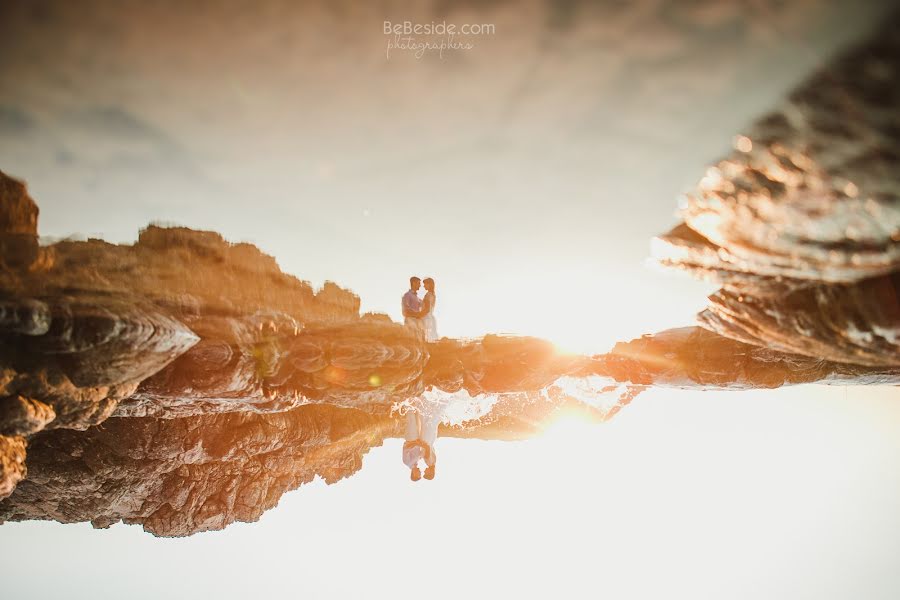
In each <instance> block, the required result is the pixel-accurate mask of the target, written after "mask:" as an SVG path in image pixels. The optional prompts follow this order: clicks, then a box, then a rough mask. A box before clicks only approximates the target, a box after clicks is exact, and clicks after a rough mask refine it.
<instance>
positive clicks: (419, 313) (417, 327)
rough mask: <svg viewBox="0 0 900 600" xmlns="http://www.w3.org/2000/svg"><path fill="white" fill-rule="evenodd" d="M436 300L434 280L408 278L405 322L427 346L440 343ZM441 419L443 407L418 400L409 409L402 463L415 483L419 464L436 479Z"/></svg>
mask: <svg viewBox="0 0 900 600" xmlns="http://www.w3.org/2000/svg"><path fill="white" fill-rule="evenodd" d="M422 283H424V284H425V297H424V298H419V287H420V286H421V285H422ZM436 300H437V296H436V295H435V293H434V279H431V278H430V277H429V278H428V279H426V280H425V281H424V282H423V281H422V280H421V279H419V278H418V277H410V278H409V291H407V292H406V293H405V294H403V317H404V322H405V323H406V326H407V327H409V328H411V329H413V330H414V331H415V332H416V333H417V334H418V335H420V336H423V337H424V338H425V341H426V342H428V343H433V342H436V341H438V333H437V321H436V320H435V318H434V305H435V302H436ZM442 417H443V406H441V404H440V403H438V402H429V401H428V400H426V399H425V398H419V399H417V400H416V401H415V402H414V403H413V405H412V406H410V407H409V408H408V409H407V412H406V434H405V436H404V438H405V440H406V441H405V442H404V443H403V463H404V464H405V465H406V466H407V467H409V469H410V472H409V476H410V478H411V479H412V480H413V481H418V480H419V479H420V478H421V477H422V472H421V471H420V470H419V462H420V461H424V462H425V479H434V467H435V463H436V461H437V457H436V456H435V452H434V440H435V439H437V430H438V425H439V424H440V422H441V418H442Z"/></svg>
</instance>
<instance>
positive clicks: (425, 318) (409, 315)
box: [403, 277, 438, 343]
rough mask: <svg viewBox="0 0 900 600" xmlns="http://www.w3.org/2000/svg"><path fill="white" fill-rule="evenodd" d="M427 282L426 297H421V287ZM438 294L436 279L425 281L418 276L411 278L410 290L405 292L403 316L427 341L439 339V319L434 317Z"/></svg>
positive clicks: (408, 325) (408, 324) (407, 324)
mask: <svg viewBox="0 0 900 600" xmlns="http://www.w3.org/2000/svg"><path fill="white" fill-rule="evenodd" d="M422 283H424V284H425V297H424V298H419V287H420V286H421V284H422ZM436 301H437V296H436V295H435V293H434V279H432V278H430V277H429V278H428V279H426V280H425V281H424V282H423V281H422V280H421V279H419V278H418V277H410V278H409V291H408V292H406V293H405V294H403V318H404V322H405V323H406V326H407V327H410V328H411V329H414V330H415V331H416V332H418V333H419V334H420V335H423V336H424V337H425V341H426V342H429V343H433V342H436V341H438V333H437V320H436V319H435V318H434V304H435V302H436Z"/></svg>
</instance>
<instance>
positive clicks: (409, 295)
mask: <svg viewBox="0 0 900 600" xmlns="http://www.w3.org/2000/svg"><path fill="white" fill-rule="evenodd" d="M420 310H422V299H421V298H419V295H418V294H416V293H415V292H414V291H412V290H409V291H408V292H406V293H405V294H403V313H404V314H403V316H404V317H405V316H407V314H406V313H410V312H419V311H420Z"/></svg>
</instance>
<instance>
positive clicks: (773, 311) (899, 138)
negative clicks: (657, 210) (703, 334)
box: [653, 18, 900, 377]
mask: <svg viewBox="0 0 900 600" xmlns="http://www.w3.org/2000/svg"><path fill="white" fill-rule="evenodd" d="M898 26H900V19H897V18H895V19H892V20H891V21H890V22H889V23H887V24H886V26H885V27H884V29H883V30H882V31H881V32H880V33H878V34H877V35H876V36H875V37H874V38H873V39H872V40H871V41H870V42H868V43H866V44H863V45H861V46H860V47H858V48H856V49H854V50H852V51H850V52H847V53H846V54H844V55H843V56H840V57H839V58H837V59H836V60H835V61H833V62H832V63H831V64H830V65H828V66H827V67H826V68H824V69H823V70H822V71H820V72H819V73H817V74H815V75H814V76H813V77H812V78H810V79H809V80H808V81H807V82H806V83H804V84H803V85H801V86H800V87H798V88H797V89H796V91H794V93H792V94H791V95H790V97H789V98H788V99H787V100H786V102H785V103H784V105H783V106H782V107H780V108H779V109H778V110H776V111H775V112H773V113H772V114H770V115H768V116H767V117H765V118H763V119H761V120H760V121H759V122H758V123H756V124H755V125H754V126H753V127H751V128H750V129H749V130H748V131H747V132H746V133H745V135H742V136H738V137H737V138H736V140H735V147H736V149H735V151H734V153H733V154H732V155H731V156H729V157H727V158H725V159H724V160H722V161H720V162H719V163H718V164H716V165H714V166H713V167H710V169H709V171H708V173H707V174H706V176H705V177H704V178H703V179H702V180H701V181H700V183H699V184H698V186H697V188H696V189H695V190H694V191H693V192H691V193H689V194H687V196H686V197H685V199H684V202H683V206H682V208H681V211H680V214H681V216H682V217H683V219H684V223H682V224H680V225H678V226H677V227H675V228H674V229H672V230H671V231H670V232H668V233H667V234H665V235H663V236H660V237H659V238H658V239H657V240H655V242H654V246H653V252H654V255H655V257H656V258H657V260H659V261H660V262H661V263H662V264H663V265H666V266H670V267H675V268H679V269H684V270H687V271H689V272H691V273H694V274H696V275H698V276H701V277H704V278H707V279H710V280H712V281H715V282H718V283H720V284H721V285H722V289H721V290H720V291H719V292H717V293H715V294H713V295H712V296H711V297H710V302H709V306H708V308H707V309H706V310H705V311H703V312H702V313H701V314H700V315H699V323H700V325H701V326H703V327H705V328H707V329H709V330H710V331H713V332H715V333H717V334H719V335H721V336H724V337H726V338H730V339H733V340H737V341H740V342H744V343H746V344H750V345H752V346H756V347H760V348H764V349H765V352H769V351H776V352H781V353H786V354H789V355H794V356H797V357H798V358H796V359H792V360H798V361H800V362H807V363H809V364H813V363H815V361H818V360H820V359H822V360H824V361H826V362H823V363H822V364H821V365H820V367H817V370H820V371H821V369H822V368H826V367H824V365H828V366H827V368H826V370H828V369H831V370H835V369H836V370H838V371H842V372H843V373H844V374H847V373H854V372H860V373H862V372H864V370H862V369H860V368H859V367H862V366H864V367H868V368H870V370H871V369H874V370H875V371H876V372H878V371H879V370H880V371H881V372H885V373H896V372H897V370H898V369H900V169H898V165H900V38H898V37H897V35H896V31H897V27H898ZM707 343H714V344H715V343H717V342H712V341H708V342H707ZM776 362H777V361H776ZM829 363H841V364H843V365H845V366H844V367H838V366H836V365H833V364H829ZM866 377H868V376H866Z"/></svg>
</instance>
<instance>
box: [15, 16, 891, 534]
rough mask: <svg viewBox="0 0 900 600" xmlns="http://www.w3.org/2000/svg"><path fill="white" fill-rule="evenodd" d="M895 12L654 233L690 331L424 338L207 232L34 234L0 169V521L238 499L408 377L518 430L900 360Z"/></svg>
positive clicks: (178, 529) (396, 399)
mask: <svg viewBox="0 0 900 600" xmlns="http://www.w3.org/2000/svg"><path fill="white" fill-rule="evenodd" d="M892 31H893V30H891V33H890V34H889V35H888V36H886V37H885V38H883V39H882V40H881V41H878V42H876V43H874V44H872V45H870V46H868V47H866V48H865V49H863V50H861V51H859V52H857V53H855V54H850V55H848V56H847V57H845V58H842V59H840V60H838V61H837V62H836V63H835V64H834V65H833V66H832V67H831V68H830V69H828V70H826V71H825V72H824V73H823V74H821V75H819V76H817V77H815V78H813V79H812V80H811V82H810V83H808V84H807V85H806V86H804V87H802V88H800V89H799V90H798V91H797V92H795V93H794V94H793V95H792V96H791V99H790V102H789V105H788V107H787V108H785V109H784V110H782V111H780V112H778V113H776V114H774V115H772V116H770V117H768V118H766V119H764V120H763V121H762V122H761V123H760V124H759V125H758V126H757V128H756V129H754V130H753V131H751V132H750V133H749V134H748V135H747V136H746V137H743V138H739V140H738V143H737V146H738V149H739V151H738V152H737V153H735V154H734V155H733V156H732V157H730V158H729V159H727V160H726V161H723V162H722V163H720V164H719V165H718V166H717V167H715V168H714V169H712V170H711V171H710V173H709V175H708V176H707V177H706V178H704V180H703V181H702V182H701V184H700V186H699V188H698V190H697V192H696V193H694V194H692V195H690V196H689V197H688V199H687V202H686V204H685V208H684V209H683V212H682V214H683V217H684V221H685V223H684V224H682V225H679V226H678V227H676V228H675V229H673V230H672V231H671V232H669V233H667V234H666V235H664V236H662V237H661V238H660V239H659V240H658V241H657V244H656V247H655V252H656V254H657V257H658V258H659V259H660V261H661V262H663V263H664V264H667V265H670V266H675V267H679V268H683V269H687V270H689V271H691V272H694V273H698V274H700V275H702V276H704V277H710V278H713V279H715V280H716V281H719V282H721V284H722V286H723V287H722V290H720V291H719V292H717V293H716V294H714V295H713V296H712V297H711V299H710V305H709V308H708V309H707V310H706V311H704V312H703V313H701V315H700V324H701V325H702V326H703V327H704V328H705V329H701V328H684V329H677V330H670V331H667V332H662V333H659V334H656V335H652V336H645V337H644V338H641V339H639V340H634V341H632V342H628V343H623V344H617V345H616V347H615V348H614V349H613V351H612V352H610V353H609V354H607V355H603V356H597V357H593V358H587V357H577V356H570V355H563V354H560V353H559V352H557V351H556V350H555V349H554V348H553V347H552V346H551V345H549V344H547V343H546V342H543V341H540V340H534V339H528V338H515V337H501V336H490V335H489V336H487V337H485V338H483V339H481V340H475V341H469V342H461V341H456V340H442V341H441V342H439V343H437V344H431V345H427V346H426V345H424V344H423V343H421V342H420V341H419V340H418V339H417V338H415V337H414V336H412V335H410V334H409V332H408V331H407V330H405V329H404V328H403V327H401V326H399V325H397V324H394V323H392V322H391V321H390V319H388V318H387V317H385V316H383V315H363V316H360V315H359V299H358V298H357V297H356V296H354V295H353V294H352V293H350V292H348V291H346V290H343V289H341V288H338V287H337V286H335V285H334V284H327V285H326V286H325V287H324V288H323V289H322V290H321V291H319V292H314V291H313V290H312V289H311V287H310V286H309V285H308V284H306V283H304V282H301V281H299V280H297V279H295V278H293V277H290V276H287V275H285V274H283V273H282V272H281V271H280V269H279V268H278V266H277V265H276V264H275V261H274V260H273V259H272V258H271V257H268V256H265V255H263V254H262V253H260V252H259V251H258V250H257V249H256V248H255V247H253V246H251V245H248V244H236V245H233V244H228V243H226V242H225V241H224V240H222V238H221V237H219V236H218V235H217V234H214V233H209V232H197V231H191V230H187V229H182V228H172V229H163V228H159V227H150V228H148V229H147V230H145V231H144V232H142V233H141V236H140V238H139V240H138V242H137V243H136V244H135V245H133V246H115V245H111V244H106V243H104V242H101V241H98V240H89V241H87V242H71V241H66V242H60V243H57V244H54V245H52V246H49V247H40V246H39V245H38V243H37V207H36V206H35V205H34V203H33V201H32V200H31V199H30V198H29V197H28V195H27V194H26V192H25V188H24V186H22V185H21V184H19V183H18V182H15V181H14V180H11V179H9V178H7V177H5V176H3V175H2V174H0V249H2V260H0V290H2V292H0V369H2V370H0V497H4V496H7V495H9V494H10V493H12V495H11V496H10V497H9V498H8V499H7V500H5V501H3V502H2V503H0V520H10V519H12V520H17V519H55V520H58V521H63V522H72V521H84V520H91V521H92V522H94V523H95V524H96V525H98V526H107V525H109V524H111V523H113V522H116V521H118V520H124V521H125V522H128V523H141V524H143V526H144V527H145V528H146V529H147V530H148V531H151V532H153V533H156V534H158V535H188V534H191V533H194V532H197V531H203V530H209V529H218V528H222V527H225V526H226V525H228V524H229V523H231V522H233V521H235V520H242V521H251V520H255V519H257V518H258V517H259V516H260V515H261V514H262V513H263V512H264V511H265V510H267V509H268V508H271V507H272V506H274V505H275V504H276V503H277V501H278V499H279V498H280V496H281V494H283V493H284V492H285V491H288V490H291V489H294V488H296V487H297V486H299V485H302V484H303V483H306V482H308V481H310V480H311V479H312V478H313V477H315V476H316V475H319V476H321V477H322V478H323V479H325V480H326V481H328V482H333V481H337V480H338V479H341V478H343V477H346V476H348V475H350V474H352V473H354V472H356V471H357V470H358V469H359V468H360V467H361V464H362V456H363V455H364V454H365V453H366V452H367V451H368V449H369V448H371V447H373V446H377V445H380V444H381V443H382V441H383V440H384V438H385V437H388V436H396V435H398V434H399V431H400V428H399V422H398V419H397V418H396V415H395V414H394V413H393V412H392V409H393V408H394V407H396V406H397V405H398V404H399V403H402V402H404V401H406V400H408V399H410V398H412V397H416V396H421V395H423V394H425V395H426V396H427V395H428V394H449V395H452V397H451V398H449V399H448V398H444V399H443V400H447V402H448V404H447V406H448V409H447V410H448V414H450V413H452V414H453V415H454V417H453V418H452V419H450V420H452V421H453V422H454V423H455V424H456V427H453V428H445V430H444V431H443V433H444V434H445V435H457V436H460V437H483V438H490V439H512V438H518V437H525V436H528V435H533V434H534V433H536V432H538V431H540V429H541V427H542V426H543V425H544V424H546V423H547V422H548V421H549V420H550V419H552V418H553V416H554V415H556V414H558V413H560V412H561V411H567V412H572V411H575V412H579V413H581V414H582V415H584V416H585V417H586V418H589V419H592V420H595V421H600V420H605V419H608V418H610V417H611V416H612V415H614V414H615V413H616V412H617V411H618V410H619V409H621V408H622V407H623V406H625V405H626V404H627V403H628V402H630V401H631V399H632V398H634V396H635V395H636V394H637V393H638V392H639V391H640V390H641V389H643V387H644V386H647V385H668V386H679V387H698V388H701V389H708V388H724V389H745V388H758V387H764V388H771V387H778V386H781V385H788V384H798V383H811V382H825V383H849V382H854V383H887V384H897V383H900V303H898V288H900V279H898V266H900V180H898V178H897V177H898V171H897V161H898V153H900V150H898V148H900V137H898V136H897V135H896V134H897V131H898V130H900V120H898V119H900V106H898V104H900V89H898V85H900V84H898V77H897V73H896V71H897V69H898V68H900V62H898V57H897V54H898V43H900V42H898V41H897V39H896V36H893V35H892ZM616 382H623V383H624V384H626V385H619V384H617V383H616ZM429 387H433V388H434V389H433V390H432V391H431V392H427V391H426V390H428V388H429ZM604 394H605V395H604ZM460 405H461V406H460ZM74 430H83V431H74ZM26 440H28V441H26ZM29 443H30V445H31V446H30V448H28V452H29V455H28V458H27V460H26V455H25V452H26V445H27V444H29ZM26 465H27V467H28V468H29V472H28V474H27V478H25V477H26V469H25V467H26ZM23 478H25V479H24V480H23ZM17 484H18V488H17V489H16V485H17ZM14 489H15V491H13V490H14Z"/></svg>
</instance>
